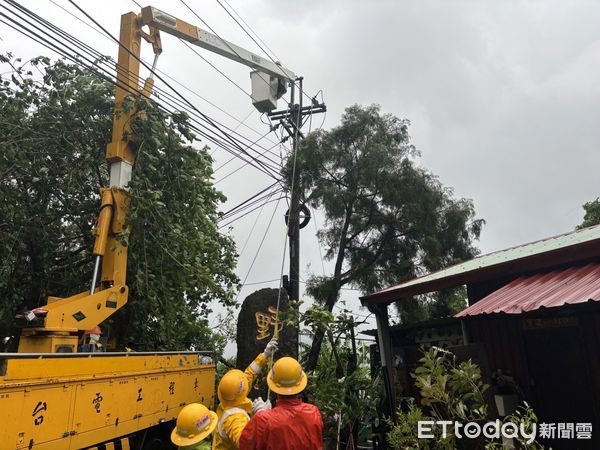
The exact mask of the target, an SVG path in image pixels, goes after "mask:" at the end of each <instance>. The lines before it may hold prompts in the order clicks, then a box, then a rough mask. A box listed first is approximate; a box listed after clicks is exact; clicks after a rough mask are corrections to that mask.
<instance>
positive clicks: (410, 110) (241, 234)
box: [0, 0, 600, 314]
mask: <svg viewBox="0 0 600 450" xmlns="http://www.w3.org/2000/svg"><path fill="white" fill-rule="evenodd" d="M55 1H56V4H59V5H62V6H63V7H64V8H65V9H67V10H69V11H71V12H73V13H74V14H79V13H78V12H77V11H76V10H75V8H74V7H73V6H72V5H71V4H70V3H69V2H68V1H67V0H55ZM228 1H229V4H230V5H231V6H233V8H235V10H236V11H237V12H238V13H239V14H240V15H241V16H242V17H243V19H244V20H245V21H246V22H247V23H248V24H249V25H250V26H251V27H252V29H253V30H254V31H255V32H256V33H257V34H258V35H259V36H260V38H261V39H262V40H263V41H264V42H265V43H266V44H267V45H268V46H269V48H270V49H271V50H272V51H273V52H274V53H275V54H276V55H277V57H278V58H279V59H280V60H281V61H282V62H283V64H284V65H285V66H286V67H288V68H290V69H291V70H293V71H294V72H295V73H296V74H298V75H302V76H304V78H305V88H306V91H307V92H308V93H309V94H310V95H314V94H316V93H317V91H319V90H322V91H323V96H324V100H325V103H326V104H327V108H328V113H327V115H326V118H325V120H324V122H323V116H315V117H314V119H313V121H312V128H313V129H314V128H317V127H319V126H320V125H321V123H323V127H324V128H325V129H329V128H331V127H334V126H336V125H337V124H338V123H339V121H340V116H341V114H342V112H343V110H344V108H345V107H347V106H349V105H351V104H355V103H358V104H362V105H368V104H371V103H378V104H380V105H381V107H382V109H383V111H384V112H389V113H392V114H394V115H397V116H399V117H403V118H408V119H410V121H411V122H412V125H411V128H410V130H411V136H412V141H413V144H414V145H415V146H416V147H417V148H418V149H419V150H420V152H421V154H422V158H421V159H420V163H421V164H422V165H423V166H424V167H426V168H427V169H429V170H431V171H432V172H433V173H435V174H437V175H438V176H439V178H440V180H441V181H442V183H443V184H444V185H446V186H451V187H453V188H454V190H455V194H456V196H460V197H467V198H471V199H473V201H474V203H475V208H476V211H477V215H478V216H479V217H481V218H484V219H485V220H486V222H487V224H486V226H485V228H484V229H483V233H482V236H481V241H480V242H479V248H480V249H481V250H482V252H490V251H495V250H499V249H502V248H505V247H508V246H513V245H517V244H520V243H525V242H528V241H531V240H535V239H540V238H544V237H548V236H551V235H555V234H559V233H564V232H568V231H570V230H572V229H573V228H574V227H575V226H576V225H577V224H578V223H580V222H581V220H582V216H583V210H582V208H581V204H582V203H584V202H586V201H589V200H593V199H595V198H596V197H597V196H598V195H599V193H600V186H599V181H598V176H597V172H598V167H600V152H598V149H597V148H598V142H600V127H599V126H598V125H597V121H598V117H600V114H598V113H599V108H600V82H599V81H600V27H598V23H599V21H600V3H599V2H594V1H569V2H565V1H550V0H545V1H510V0H502V1H452V0H444V1H427V0H418V1H416V0H414V1H374V0H372V1H350V0H344V1H341V0H337V1H333V0H319V1H316V0H305V1H302V2H298V1H288V0H262V1H261V0H244V1H242V0H228ZM78 3H79V4H80V6H82V7H83V8H84V9H86V10H87V11H88V12H89V13H90V14H91V15H92V16H93V17H95V18H96V19H97V20H98V21H99V22H101V23H102V24H103V25H104V26H105V27H106V28H107V29H109V30H110V31H111V32H112V33H113V34H115V35H116V34H118V33H117V32H118V27H119V16H120V14H122V13H124V12H128V11H139V8H138V7H137V6H136V5H135V3H133V2H132V1H128V0H122V1H109V0H105V1H102V2H96V1H95V2H89V1H88V2H84V1H83V0H79V1H78ZM141 3H142V5H143V6H145V5H146V4H145V3H143V2H141ZM187 3H188V5H190V6H191V7H192V8H193V9H194V10H195V12H196V13H197V14H198V15H199V16H200V17H201V18H202V19H203V20H204V21H205V22H206V23H208V25H210V26H211V27H212V28H213V29H214V30H215V31H216V32H217V33H218V34H219V35H220V36H221V37H222V38H224V39H227V40H229V41H231V42H234V43H236V44H238V45H240V46H242V47H245V48H247V49H249V50H252V51H254V52H255V53H257V54H259V55H262V52H261V50H260V49H258V48H257V46H256V45H255V44H254V43H253V42H252V41H251V40H250V38H249V37H248V36H247V35H246V34H245V33H244V32H243V31H242V30H241V28H240V27H239V26H238V25H237V24H236V23H235V22H234V21H233V20H232V19H231V18H230V17H229V16H228V15H227V14H226V13H225V11H224V10H223V9H222V8H221V6H219V4H218V2H217V1H216V0H204V1H202V2H200V1H197V0H187ZM222 3H223V1H222ZM22 4H24V5H26V6H27V7H28V8H30V9H33V10H34V11H36V12H37V13H38V14H40V15H42V16H43V17H45V18H47V19H48V20H51V21H52V22H54V23H56V24H58V25H60V26H61V27H63V28H64V29H66V30H67V31H69V32H70V33H72V34H75V35H76V36H78V37H79V38H81V39H83V40H85V41H86V42H88V43H89V44H91V45H92V46H94V47H95V48H97V49H98V50H100V51H101V52H102V53H104V54H107V55H110V56H113V57H115V58H116V53H117V48H116V45H115V44H114V43H113V42H111V41H110V40H108V39H106V38H105V37H102V36H101V35H100V34H97V33H95V32H94V31H92V30H90V29H89V28H87V27H86V26H85V25H83V24H82V23H80V22H78V21H77V20H76V19H74V18H73V17H71V16H69V15H68V14H67V13H66V12H65V11H63V10H61V9H60V8H59V7H58V6H56V5H55V4H53V2H50V1H46V0H35V1H33V0H30V1H25V0H23V1H22ZM223 4H224V5H226V4H225V3H223ZM152 5H153V6H156V7H158V8H160V9H162V10H163V11H165V12H168V13H170V14H173V15H175V16H177V17H179V18H181V19H184V20H186V21H188V22H190V23H192V24H195V25H198V26H200V27H201V28H206V27H205V26H203V25H202V24H201V23H200V20H199V19H198V18H197V17H195V16H194V15H193V14H192V13H191V12H190V11H189V10H188V9H187V8H186V7H185V6H184V5H183V4H182V3H181V2H179V1H174V0H171V1H166V0H156V1H154V2H153V3H152ZM226 6H227V5H226ZM0 37H1V39H2V41H0V46H1V49H2V51H12V52H13V53H14V54H16V55H18V56H22V57H23V58H29V57H31V56H34V55H39V54H44V55H52V54H51V53H50V52H49V51H48V50H46V49H44V48H42V47H40V46H38V45H37V44H34V43H32V42H30V41H27V40H25V39H24V38H23V37H21V36H19V35H17V34H16V33H15V32H13V31H11V30H8V29H7V27H6V26H4V25H1V24H0ZM163 47H164V53H163V55H162V56H161V58H160V60H159V63H158V67H159V69H161V70H163V71H165V72H167V73H168V74H170V75H171V76H173V77H175V78H176V79H177V80H178V81H180V82H181V83H183V84H184V85H185V86H187V87H189V88H190V89H192V90H194V91H195V92H196V93H198V94H200V95H202V96H204V97H205V98H206V99H207V100H209V101H211V102H213V103H215V104H218V105H219V106H220V107H221V108H222V109H224V110H226V111H227V112H228V113H229V114H231V115H233V116H234V117H236V118H237V119H238V120H242V119H244V118H246V117H247V116H248V114H250V113H251V112H252V111H253V108H252V106H251V104H250V99H249V97H248V96H247V95H245V94H244V93H242V92H240V90H239V89H238V88H237V87H235V86H233V84H232V83H230V82H229V81H228V80H226V79H225V78H224V77H223V76H221V75H220V74H219V73H218V72H216V71H215V70H214V69H213V68H211V67H210V66H208V65H207V64H206V63H205V62H204V61H202V60H201V59H200V58H199V57H198V56H196V55H194V54H193V53H192V52H191V51H189V50H188V49H187V48H185V46H183V45H182V44H181V43H180V42H178V41H177V39H175V38H172V37H169V36H167V35H165V34H163ZM199 52H200V53H202V55H203V56H205V57H206V58H207V59H208V60H210V61H212V62H213V63H214V64H215V65H216V66H218V67H219V68H220V69H221V70H222V71H223V72H225V73H226V74H227V75H228V76H229V77H230V78H231V79H232V80H233V81H235V82H236V83H237V84H239V85H240V86H241V87H243V88H244V89H245V90H246V91H247V92H249V87H250V81H249V71H248V69H247V68H245V67H244V66H241V65H239V64H237V63H232V62H228V61H226V60H224V59H223V58H222V57H220V56H218V55H212V54H209V53H208V52H206V51H204V50H202V49H199ZM143 54H144V56H145V57H146V58H150V54H149V50H148V48H146V50H145V52H144V53H143ZM157 84H158V85H160V83H157ZM189 99H190V100H191V101H193V102H194V103H195V104H196V105H197V106H198V108H199V109H200V110H202V111H203V112H205V113H207V114H209V115H210V116H211V117H213V118H215V119H217V120H219V121H221V122H222V123H224V124H227V125H228V126H229V127H231V128H235V127H239V128H238V131H239V132H240V133H242V134H243V135H245V136H247V137H249V138H251V139H256V138H258V137H259V136H260V135H261V134H262V133H264V132H266V131H267V128H266V125H264V124H263V123H261V121H260V117H259V114H258V113H252V114H251V115H250V116H249V117H248V119H247V121H246V122H245V125H240V124H239V122H238V121H236V120H234V119H232V118H231V117H228V116H226V115H225V114H223V113H222V112H220V111H218V110H217V109H215V108H214V107H212V106H211V105H209V104H208V103H206V102H205V101H204V100H201V99H200V98H197V97H195V96H190V97H189ZM280 106H282V107H283V106H284V104H283V103H282V102H280ZM246 125H247V126H248V127H251V128H252V129H253V130H255V131H253V130H250V129H249V128H247V126H246ZM305 131H307V130H306V129H305ZM270 139H271V140H272V141H276V136H275V135H273V134H271V136H270ZM261 143H262V144H263V145H264V146H265V147H270V146H271V145H272V144H271V143H270V142H268V141H261ZM214 157H215V160H216V162H215V167H218V166H219V165H221V164H222V163H223V162H225V161H227V159H229V154H227V153H225V152H224V151H223V150H220V149H216V150H215V153H214ZM241 164H242V163H240V162H238V161H234V162H232V163H230V164H229V165H228V166H226V167H225V168H223V169H221V170H219V171H218V172H217V173H216V174H215V179H219V178H220V177H222V176H224V175H227V174H228V173H229V172H230V171H232V170H234V169H237V168H238V167H239V166H240V165H241ZM270 182H271V181H270V179H269V178H268V177H266V176H264V175H263V174H261V173H260V172H258V171H257V170H256V169H253V168H251V167H245V168H243V169H241V170H239V171H238V172H236V173H235V174H233V175H231V176H230V177H228V178H227V179H226V180H224V181H222V182H220V183H218V184H217V187H218V188H219V189H221V190H222V191H223V192H224V193H225V194H226V195H227V196H228V198H229V201H228V203H227V204H226V205H224V207H223V210H224V211H225V210H227V209H229V208H231V207H232V206H234V205H236V204H237V203H239V202H240V201H242V200H244V199H245V198H247V197H248V196H250V195H251V194H253V193H255V192H258V191H259V190H260V189H262V188H264V187H266V186H267V185H268V184H270ZM274 206H275V203H271V204H268V205H266V206H265V208H264V210H263V211H262V213H261V215H260V216H259V218H258V221H257V225H256V227H255V228H254V232H253V233H252V235H250V237H249V232H250V230H251V228H252V226H253V223H254V221H255V219H256V217H257V215H258V211H257V212H256V213H255V214H251V215H249V216H248V217H246V218H245V219H244V220H240V221H238V222H236V223H235V226H234V228H233V231H232V234H233V236H234V237H235V239H236V241H237V243H238V248H239V249H240V250H241V249H242V247H243V246H244V243H245V242H246V240H248V244H247V245H246V247H245V249H244V252H243V253H242V254H241V258H240V262H239V268H238V275H239V276H240V278H241V279H242V280H243V279H245V278H246V275H247V273H248V270H249V267H250V264H251V262H252V260H253V259H254V258H255V256H256V255H257V250H258V247H259V244H260V241H261V239H262V236H263V233H264V232H265V229H266V227H267V224H268V222H269V219H270V218H271V215H272V214H273V210H274ZM284 211H285V206H284V203H283V201H282V202H281V203H280V204H279V209H278V211H277V212H276V215H275V216H274V220H273V224H272V226H271V228H270V231H269V234H268V237H267V239H266V241H265V243H264V245H263V246H262V249H261V251H260V253H258V256H256V261H255V263H254V267H253V269H252V271H251V272H250V274H249V275H248V282H249V283H256V282H260V281H264V280H272V279H276V278H278V277H279V274H280V271H281V260H282V251H283V243H284V234H285V230H284V224H283V213H284ZM321 225H322V219H320V218H319V217H318V215H317V226H321ZM314 234H315V227H314V223H311V224H309V226H308V227H307V228H305V229H304V230H303V233H302V250H303V253H302V255H301V266H302V269H303V274H302V276H303V278H304V279H306V277H307V276H308V275H309V274H310V273H317V274H320V273H322V270H323V269H322V265H321V260H320V255H319V249H318V246H317V242H316V238H315V236H314ZM248 237H249V238H248ZM329 267H330V265H327V264H326V265H325V270H326V271H327V270H328V269H329ZM286 272H287V268H286ZM276 285H277V282H272V283H267V284H263V285H251V286H247V287H246V288H245V289H244V290H243V291H242V293H241V296H240V299H242V298H243V297H244V296H245V295H247V294H248V293H250V292H252V291H253V290H254V289H256V288H259V287H267V286H273V287H275V286H276ZM357 296H358V293H356V292H351V291H346V292H344V297H345V298H346V299H347V300H348V302H349V304H350V305H351V306H352V307H353V308H356V311H357V313H359V314H366V312H365V311H364V310H363V311H360V310H358V309H357V308H358V301H357Z"/></svg>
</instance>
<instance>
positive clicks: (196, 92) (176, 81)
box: [50, 0, 274, 144]
mask: <svg viewBox="0 0 600 450" xmlns="http://www.w3.org/2000/svg"><path fill="white" fill-rule="evenodd" d="M131 1H132V2H133V3H135V4H136V5H138V6H140V4H139V3H138V2H136V1H135V0H131ZM50 2H52V3H53V4H54V5H56V6H57V7H58V8H60V9H62V10H63V11H64V12H66V13H67V14H69V15H70V16H71V17H73V18H74V19H76V20H77V21H79V22H80V23H82V24H83V25H85V26H86V27H88V28H89V29H90V30H93V31H94V32H95V33H98V34H99V35H100V36H102V37H103V38H104V39H108V40H110V41H112V40H111V39H110V38H109V37H108V36H106V35H105V34H104V33H102V32H101V31H100V30H98V29H96V28H94V27H93V26H91V25H90V24H89V23H87V22H85V21H84V20H82V19H81V17H78V16H77V15H75V14H73V13H72V12H71V11H69V10H68V9H66V8H65V7H63V6H62V5H59V4H58V3H56V2H55V1H54V0H50ZM141 8H142V7H141V6H140V9H141ZM180 41H181V42H183V43H184V44H185V45H188V44H187V42H185V41H182V40H181V39H180ZM190 49H191V50H194V48H193V47H190ZM198 56H200V57H201V58H203V57H202V56H201V55H198ZM146 63H148V61H146ZM207 63H208V64H210V62H209V61H207ZM117 66H118V67H120V66H119V65H118V63H117ZM121 69H123V70H124V71H125V68H121ZM155 70H156V71H157V72H160V73H161V74H163V75H164V76H165V77H167V78H168V79H170V80H171V81H173V82H174V83H175V84H177V85H179V86H181V87H182V88H183V89H185V90H186V91H188V92H189V93H191V94H193V95H195V96H196V97H198V98H200V99H201V100H203V101H205V102H206V103H208V104H209V105H210V106H212V107H213V108H215V109H217V110H219V111H220V112H222V113H223V114H225V115H227V116H228V117H230V118H231V119H233V120H235V121H236V123H237V124H238V126H239V125H243V126H244V127H246V128H247V129H248V130H250V131H253V132H254V133H256V134H257V135H260V134H261V133H260V132H259V131H257V130H256V129H254V128H252V127H250V126H248V125H247V124H245V123H244V122H245V121H246V120H247V118H248V117H245V118H244V119H241V120H240V119H238V118H237V117H235V116H233V115H232V114H230V113H229V112H228V111H226V110H224V109H223V108H221V107H220V106H219V105H217V104H216V103H214V102H212V101H210V100H208V99H207V98H206V97H204V96H202V95H200V94H199V93H198V91H195V90H193V89H191V88H190V87H189V86H186V85H184V84H183V83H181V82H180V81H179V80H177V79H175V78H173V77H172V76H171V75H169V74H168V73H166V72H164V71H163V70H161V69H159V68H156V69H155ZM217 70H218V69H217ZM218 72H219V73H221V71H219V70H218ZM227 78H228V77H227ZM244 93H246V92H245V91H244ZM254 111H256V109H254V108H253V109H252V111H251V112H254ZM236 128H237V127H236ZM267 140H268V141H269V142H271V143H272V144H274V142H273V141H271V140H270V139H267Z"/></svg>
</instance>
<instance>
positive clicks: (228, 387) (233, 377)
mask: <svg viewBox="0 0 600 450" xmlns="http://www.w3.org/2000/svg"><path fill="white" fill-rule="evenodd" d="M248 390H249V389H248V380H247V379H246V376H245V375H244V372H242V371H241V370H238V369H232V370H230V371H228V372H227V373H226V374H225V375H223V378H221V381H220V382H219V387H218V388H217V397H219V401H220V402H221V404H222V405H223V406H230V405H235V404H238V403H239V402H241V401H242V400H244V399H245V398H246V396H247V395H248Z"/></svg>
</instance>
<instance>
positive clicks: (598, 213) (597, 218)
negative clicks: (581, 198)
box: [577, 199, 600, 230]
mask: <svg viewBox="0 0 600 450" xmlns="http://www.w3.org/2000/svg"><path fill="white" fill-rule="evenodd" d="M583 210H584V211H585V214H584V216H583V222H581V225H578V226H577V229H578V230H579V229H581V228H586V227H591V226H592V225H598V224H600V199H596V200H594V201H592V202H587V203H584V204H583Z"/></svg>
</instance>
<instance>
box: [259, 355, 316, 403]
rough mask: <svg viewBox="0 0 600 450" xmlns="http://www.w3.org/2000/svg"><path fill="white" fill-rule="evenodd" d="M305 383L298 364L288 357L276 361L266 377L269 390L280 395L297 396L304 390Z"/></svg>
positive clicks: (305, 377) (304, 375)
mask: <svg viewBox="0 0 600 450" xmlns="http://www.w3.org/2000/svg"><path fill="white" fill-rule="evenodd" d="M307 382H308V378H307V376H306V374H305V373H304V370H302V366H300V363H299V362H298V361H296V360H295V359H294V358H290V357H289V356H285V357H283V358H280V359H278V360H277V362H275V364H273V368H272V369H271V371H270V372H269V375H267V384H268V385H269V388H271V390H272V391H273V392H275V393H276V394H281V395H294V394H299V393H300V392H302V391H303V390H304V388H305V387H306V383H307Z"/></svg>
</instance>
